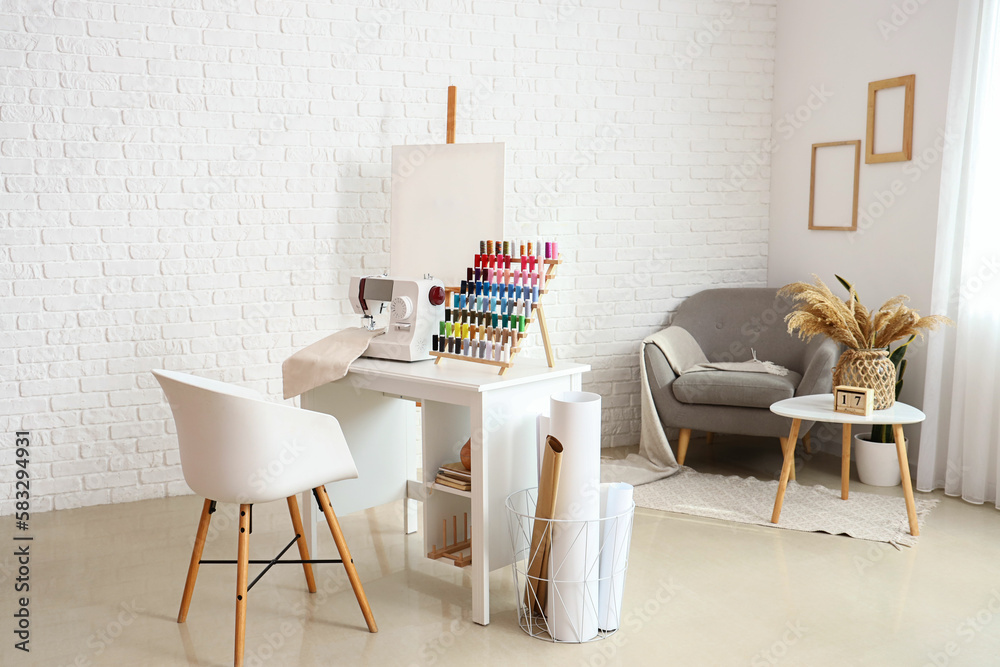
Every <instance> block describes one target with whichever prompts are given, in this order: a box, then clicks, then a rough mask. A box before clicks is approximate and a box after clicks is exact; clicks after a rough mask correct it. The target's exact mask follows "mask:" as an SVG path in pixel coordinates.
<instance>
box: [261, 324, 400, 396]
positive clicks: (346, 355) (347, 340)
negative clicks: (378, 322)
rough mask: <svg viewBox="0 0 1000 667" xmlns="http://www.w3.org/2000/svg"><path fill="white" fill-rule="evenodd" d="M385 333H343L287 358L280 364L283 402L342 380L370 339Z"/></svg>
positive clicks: (346, 331) (360, 330)
mask: <svg viewBox="0 0 1000 667" xmlns="http://www.w3.org/2000/svg"><path fill="white" fill-rule="evenodd" d="M384 333H385V329H384V328H383V329H376V330H374V331H370V330H368V329H362V328H360V327H353V328H350V329H344V330H343V331H338V332H337V333H335V334H333V335H331V336H327V337H326V338H323V339H321V340H318V341H316V342H315V343H313V344H312V345H310V346H309V347H306V348H303V349H301V350H299V351H298V352H296V353H295V354H293V355H292V356H290V357H288V358H287V359H285V362H284V363H283V364H281V377H282V381H283V389H284V396H285V398H291V397H293V396H298V395H299V394H301V393H303V392H306V391H309V390H310V389H315V388H316V387H319V386H320V385H324V384H326V383H327V382H333V381H335V380H339V379H340V378H342V377H344V376H345V375H347V371H348V369H349V368H350V367H351V364H352V363H354V360H355V359H357V358H358V357H360V356H361V355H362V354H364V351H365V350H367V349H368V344H369V343H370V342H371V340H372V338H375V336H381V335H382V334H384Z"/></svg>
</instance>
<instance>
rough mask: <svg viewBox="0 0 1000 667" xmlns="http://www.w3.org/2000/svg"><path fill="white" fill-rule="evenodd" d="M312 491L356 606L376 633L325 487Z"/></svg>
mask: <svg viewBox="0 0 1000 667" xmlns="http://www.w3.org/2000/svg"><path fill="white" fill-rule="evenodd" d="M314 490H315V491H316V500H317V501H319V506H320V509H322V510H323V514H324V516H326V523H327V524H328V525H329V526H330V532H331V533H333V541H334V542H335V543H336V544H337V551H339V552H340V559H341V560H342V561H344V569H345V570H347V578H348V579H349V580H350V581H351V588H353V589H354V596H355V597H356V598H357V599H358V605H360V607H361V613H362V614H364V616H365V622H366V623H368V631H369V632H378V626H377V625H375V617H374V616H373V615H372V610H371V607H369V606H368V597H367V596H366V595H365V589H364V587H362V585H361V579H360V578H359V577H358V571H357V570H356V569H355V567H354V560H353V559H352V558H351V550H350V549H348V548H347V541H346V540H345V539H344V533H342V532H341V530H340V522H339V521H337V515H336V514H334V513H333V508H332V507H331V506H330V497H329V496H327V495H326V487H325V486H319V487H316V489H314Z"/></svg>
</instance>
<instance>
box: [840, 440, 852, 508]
mask: <svg viewBox="0 0 1000 667" xmlns="http://www.w3.org/2000/svg"><path fill="white" fill-rule="evenodd" d="M842 443H843V447H842V449H841V453H840V497H841V498H842V499H843V500H847V493H848V491H849V490H850V488H851V425H850V424H844V435H843V437H842Z"/></svg>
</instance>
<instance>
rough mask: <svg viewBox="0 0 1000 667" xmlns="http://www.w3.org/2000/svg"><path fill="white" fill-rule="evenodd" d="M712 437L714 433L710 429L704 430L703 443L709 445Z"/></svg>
mask: <svg viewBox="0 0 1000 667" xmlns="http://www.w3.org/2000/svg"><path fill="white" fill-rule="evenodd" d="M714 437H715V434H714V433H712V432H711V431H706V432H705V444H706V445H711V444H712V439H713V438H714Z"/></svg>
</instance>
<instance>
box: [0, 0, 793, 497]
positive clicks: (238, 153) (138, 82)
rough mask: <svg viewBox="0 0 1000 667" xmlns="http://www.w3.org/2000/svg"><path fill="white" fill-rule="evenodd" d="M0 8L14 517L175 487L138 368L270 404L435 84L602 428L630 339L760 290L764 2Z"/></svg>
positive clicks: (345, 317) (766, 81)
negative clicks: (475, 144)
mask: <svg viewBox="0 0 1000 667" xmlns="http://www.w3.org/2000/svg"><path fill="white" fill-rule="evenodd" d="M0 12H4V13H0V79H2V86H0V177H2V181H3V189H2V192H0V223H2V228H0V236H2V238H0V340H2V345H0V377H3V379H4V381H3V383H2V384H0V397H2V402H0V419H2V423H3V424H4V428H3V430H2V432H3V434H4V435H3V437H4V438H8V439H12V437H13V434H12V431H13V430H15V429H16V428H20V429H29V430H31V431H32V432H33V435H34V441H35V444H34V448H33V454H32V463H31V466H32V467H31V474H32V477H33V480H34V481H33V484H32V492H33V496H34V501H33V506H34V507H33V509H34V510H35V511H45V510H48V509H53V508H56V509H58V508H68V507H77V506H82V505H93V504H100V503H114V502H124V501H130V500H136V499H142V498H151V497H161V496H165V495H175V494H184V493H189V490H188V489H187V486H186V485H185V484H184V481H183V479H182V476H181V474H180V468H179V463H178V458H177V452H176V442H175V439H174V435H173V424H172V421H171V420H170V416H169V410H168V408H167V405H166V402H165V400H164V398H163V396H162V394H161V392H160V390H159V388H158V386H157V385H156V383H155V381H154V378H153V377H152V375H151V374H150V373H149V371H150V369H153V368H157V367H163V368H169V369H179V370H185V371H193V372H196V373H201V374H205V375H208V376H211V377H215V378H218V379H222V380H227V381H233V382H238V383H243V384H246V385H249V386H252V387H254V388H256V389H258V390H261V391H264V392H266V393H267V394H268V395H270V396H272V397H274V399H275V400H279V397H280V384H281V381H280V364H281V362H282V360H284V359H285V358H286V357H287V356H288V355H289V354H290V353H291V352H293V351H294V350H295V349H297V348H299V347H301V346H304V345H306V344H308V343H311V342H313V341H314V340H316V339H318V338H319V337H321V336H323V335H326V334H327V333H330V332H332V331H335V330H338V329H341V328H343V327H345V326H350V325H354V324H355V323H356V319H355V317H354V316H353V315H352V314H351V313H350V309H349V306H348V303H347V299H346V286H347V282H348V279H349V277H350V276H351V275H353V274H357V273H359V272H362V271H364V272H372V271H380V270H384V269H386V268H387V266H388V216H389V185H390V147H391V146H392V145H393V144H399V143H435V142H442V141H443V139H444V129H445V128H444V117H445V103H446V87H447V86H448V85H450V84H451V85H457V86H458V90H459V118H458V128H457V134H458V139H459V141H480V142H489V141H503V142H506V145H507V183H506V191H507V196H506V226H507V233H508V236H509V237H517V236H530V237H539V236H543V237H552V238H558V240H559V241H560V247H561V249H562V251H563V253H564V256H565V257H566V258H567V259H569V260H570V261H569V263H568V264H566V265H564V267H563V269H564V271H563V272H562V277H561V278H560V279H559V281H558V282H557V283H556V284H555V287H556V289H555V292H554V294H552V295H551V299H550V300H549V303H548V306H547V309H546V310H547V313H548V314H549V316H550V318H551V321H552V325H551V326H552V331H553V341H554V343H555V345H556V349H557V354H558V356H559V357H561V358H563V359H570V360H577V361H585V362H588V363H590V364H591V365H592V366H593V369H594V370H593V372H592V373H591V374H590V375H589V376H588V377H587V379H586V381H585V388H586V389H588V390H591V391H596V392H599V393H600V394H601V395H602V396H603V397H604V405H605V410H604V427H603V428H604V444H605V445H607V446H610V445H624V444H632V443H635V442H636V441H637V439H638V431H639V408H638V393H637V392H638V366H637V351H638V349H639V342H640V341H641V340H642V339H643V338H644V337H645V336H646V335H648V334H649V333H651V332H653V331H655V330H657V329H658V328H660V327H662V326H663V325H664V324H665V323H666V322H667V321H668V319H669V315H670V313H671V311H672V310H673V309H674V308H675V307H676V306H677V304H678V303H679V302H680V301H681V300H683V299H684V298H685V297H686V296H687V295H689V294H691V293H693V292H696V291H698V290H700V289H703V288H704V287H706V286H710V285H762V284H764V281H765V280H766V262H767V219H768V201H767V197H768V190H769V180H768V179H769V174H768V155H767V151H766V150H764V149H763V148H762V147H763V146H764V145H765V142H766V141H767V140H768V139H769V137H770V134H771V130H770V126H771V98H772V68H773V62H774V54H773V45H774V27H775V26H774V16H775V0H735V1H709V0H702V1H699V2H693V1H690V0H688V1H681V0H660V1H659V2H656V1H655V0H579V1H577V0H545V1H544V2H533V1H531V0H518V1H516V2H515V1H504V0H482V1H480V0H475V1H471V2H470V1H462V0H419V1H410V0H398V1H396V0H380V1H378V2H374V3H373V2H371V1H369V2H355V1H354V0H328V1H327V2H321V1H316V2H298V1H296V0H280V1H265V0H255V1H251V0H135V1H134V2H100V1H89V0H88V1H83V0H79V1H75V2H74V1H72V0H56V1H55V2H36V1H34V0H9V1H7V2H4V3H3V7H2V9H0ZM746 165H750V166H751V168H749V169H743V170H742V171H741V172H740V173H741V174H744V172H748V173H749V175H748V176H746V175H742V176H740V178H739V179H733V178H730V175H731V173H732V170H734V169H736V168H738V167H739V168H743V167H744V166H746ZM470 252H471V249H470ZM527 347H528V350H529V351H528V354H530V355H532V356H541V350H540V348H539V341H538V339H537V334H535V336H534V337H533V338H532V339H531V340H530V341H529V344H528V346H527ZM10 444H12V442H11V443H6V444H4V446H3V447H2V448H0V466H2V469H3V470H4V471H5V474H4V475H3V476H2V477H0V513H4V514H8V513H10V512H11V511H13V501H12V500H10V499H11V498H12V497H13V484H12V481H11V480H12V477H13V476H12V475H11V474H7V473H9V472H10V471H12V470H13V466H14V463H13V448H12V447H10V446H8V445H10Z"/></svg>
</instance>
